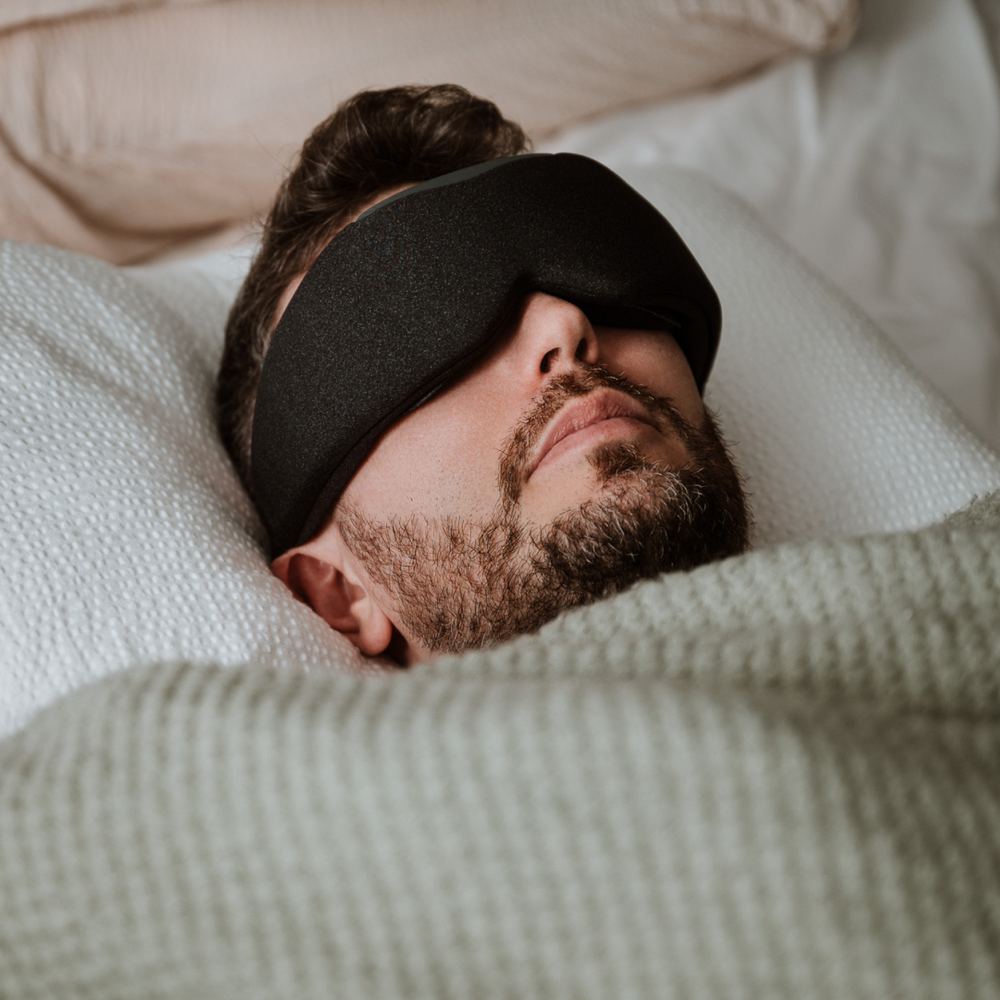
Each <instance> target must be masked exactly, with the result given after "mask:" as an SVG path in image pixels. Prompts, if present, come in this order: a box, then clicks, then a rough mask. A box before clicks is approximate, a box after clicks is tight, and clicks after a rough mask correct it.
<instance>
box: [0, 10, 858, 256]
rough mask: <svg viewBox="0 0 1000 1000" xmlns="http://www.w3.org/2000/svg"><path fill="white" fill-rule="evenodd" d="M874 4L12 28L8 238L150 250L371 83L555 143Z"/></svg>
mask: <svg viewBox="0 0 1000 1000" xmlns="http://www.w3.org/2000/svg"><path fill="white" fill-rule="evenodd" d="M858 3H859V0H620V2H609V0H504V2H503V3H502V4H501V3H498V2H497V0H420V2H416V0H405V2H404V0H337V2H330V0H227V2H215V3H196V4H191V3H183V4H179V5H177V4H167V5H156V6H153V5H150V4H149V3H147V4H145V5H144V6H141V7H136V8H132V9H128V10H124V11H120V12H118V13H111V14H108V13H105V14H102V15H100V16H90V17H73V18H67V19H63V20H59V21H52V22H44V23H40V24H34V25H30V26H26V27H23V28H21V29H19V30H14V31H10V32H7V33H5V34H2V35H0V93H2V94H4V102H3V105H2V110H0V116H2V117H0V129H2V134H3V136H4V138H5V140H6V141H5V143H4V144H3V145H2V146H0V236H7V237H11V238H16V239H25V240H31V241H38V242H47V243H54V244H56V245H59V246H63V247H67V248H69V249H73V250H80V251H83V252H86V253H91V254H95V255H97V256H100V257H104V258H106V259H108V260H111V261H115V262H118V263H125V262H134V261H138V260H142V259H146V258H149V257H151V256H153V255H155V254H158V253H162V252H163V251H165V250H167V249H169V248H171V247H172V246H176V245H177V244H179V243H182V242H183V241H189V240H191V239H193V238H196V237H199V236H204V235H205V234H207V233H211V232H212V231H213V230H218V229H222V228H224V227H226V226H229V225H232V224H234V223H238V222H240V220H245V219H247V218H249V217H251V216H252V215H254V214H255V213H256V212H259V211H261V210H263V209H265V208H266V207H267V206H268V204H269V202H270V200H271V198H272V196H273V192H274V190H275V187H276V185H277V183H278V182H279V180H280V178H281V176H282V174H283V172H284V171H285V170H286V168H287V166H288V165H289V163H290V162H291V160H292V158H293V157H294V155H295V152H296V150H297V149H298V147H299V146H300V144H301V142H302V140H303V139H304V137H305V136H306V135H307V134H308V132H309V131H310V130H311V128H312V127H313V126H314V125H316V124H317V123H318V122H319V121H321V120H322V119H323V118H324V117H325V116H326V115H327V114H329V113H330V111H331V110H332V109H333V107H334V105H335V104H337V102H339V101H340V100H342V99H343V98H345V97H347V96H349V95H350V94H352V93H354V92H355V91H357V90H359V89H361V88H363V87H379V86H389V85H392V84H398V83H421V82H423V83H435V82H442V81H449V82H457V83H461V84H464V85H465V86H467V87H469V88H470V89H471V90H473V91H474V92H476V93H479V94H483V95H485V96H488V97H490V98H492V99H494V100H495V101H496V102H497V103H498V104H499V105H500V107H501V109H502V110H503V111H504V112H505V113H506V114H507V115H509V116H510V117H513V118H514V119H516V120H519V121H520V122H521V123H522V124H523V125H524V126H525V127H526V128H527V129H528V130H529V131H530V132H531V133H532V134H533V135H535V136H541V135H544V134H546V133H549V132H551V131H553V130H555V129H557V128H559V127H560V126H563V125H566V124H568V123H570V122H574V121H578V120H580V119H582V118H585V117H588V116H591V115H595V114H599V113H601V112H606V111H610V110H612V109H614V108H618V107H622V106H625V105H629V104H637V103H640V102H644V101H651V100H654V99H657V98H662V97H664V96H666V95H669V94H673V93H677V92H680V91H686V90H692V89H694V88H699V87H707V86H710V85H713V84H717V83H719V82H720V81H724V80H729V79H732V78H735V77H737V76H739V75H741V74H744V73H746V72H748V71H749V70H751V69H753V68H754V67H757V66H759V65H761V64H763V63H765V62H767V61H769V60H772V59H774V58H776V57H779V56H781V55H783V54H785V53H788V52H794V51H818V50H821V49H824V48H829V47H834V46H840V45H843V44H845V43H846V41H847V40H848V39H849V37H850V35H851V32H852V30H853V27H854V24H855V20H856V14H857V6H858Z"/></svg>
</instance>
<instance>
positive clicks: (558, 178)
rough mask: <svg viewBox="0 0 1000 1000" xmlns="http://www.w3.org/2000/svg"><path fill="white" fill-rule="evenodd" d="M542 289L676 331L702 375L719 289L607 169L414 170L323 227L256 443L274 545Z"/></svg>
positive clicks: (257, 473)
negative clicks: (349, 215) (337, 228)
mask: <svg viewBox="0 0 1000 1000" xmlns="http://www.w3.org/2000/svg"><path fill="white" fill-rule="evenodd" d="M531 291H542V292H546V293H548V294H550V295H554V296H556V297H558V298H562V299H566V300H568V301H570V302H573V303H574V304H576V305H578V306H579V307H580V308H581V309H583V310H584V312H586V313H587V315H588V316H589V318H590V320H591V322H593V323H595V324H605V325H612V326H623V327H633V328H638V329H649V330H662V331H666V332H670V333H671V334H673V335H674V337H675V338H676V339H677V342H678V344H679V345H680V346H681V349H682V350H683V351H684V353H685V355H686V357H687V359H688V362H689V364H690V365H691V369H692V371H693V373H694V376H695V379H696V381H697V383H698V385H699V387H702V386H703V385H704V382H705V379H706V378H707V376H708V371H709V368H710V367H711V364H712V360H713V358H714V355H715V350H716V347H717V344H718V339H719V329H720V326H721V310H720V306H719V301H718V298H717V296H716V294H715V292H714V290H713V288H712V286H711V284H710V283H709V281H708V279H707V278H706V277H705V274H704V273H703V271H702V270H701V268H700V267H699V266H698V263H697V261H696V260H695V259H694V257H693V256H692V255H691V253H690V251H689V250H688V249H687V247H686V246H685V245H684V243H683V242H682V240H681V239H680V237H679V236H678V235H677V233H676V232H675V231H674V229H673V227H672V226H671V225H670V223H669V222H667V220H666V219H665V218H664V217H663V216H662V215H661V214H660V213H659V212H658V211H657V210H656V209H655V208H654V207H653V206H652V205H651V204H650V203H649V202H648V201H646V200H645V199H644V198H643V197H642V196H641V195H639V194H638V192H636V191H635V190H634V189H633V188H631V187H630V186H629V185H628V184H626V183H625V182H624V181H623V180H622V179H621V178H619V177H618V176H617V175H616V174H614V173H613V172H612V171H610V170H608V168H607V167H604V166H602V165H601V164H599V163H597V162H596V161H594V160H591V159H588V158H587V157H583V156H578V155H575V154H570V153H564V154H555V155H551V154H538V155H529V156H517V157H509V158H505V159H502V160H494V161H491V162H490V163H487V164H481V165H479V166H477V167H471V168H468V169H466V170H460V171H456V172H455V173H453V174H448V175H445V176H444V177H439V178H436V179H434V180H432V181H429V182H427V183H425V184H421V185H417V186H416V187H413V188H410V189H408V190H407V191H405V192H402V193H401V194H399V195H396V196H395V197H392V198H389V199H386V200H385V201H384V202H382V203H381V204H379V205H378V206H376V207H375V208H374V209H372V210H369V211H368V212H366V213H364V214H363V215H362V216H361V217H360V218H359V219H358V220H357V221H356V222H355V223H353V224H352V225H350V226H347V227H346V228H345V229H344V230H343V231H342V232H341V233H339V234H338V235H337V236H336V238H335V239H333V240H332V241H331V242H330V244H329V245H328V246H327V248H326V249H325V250H324V251H323V253H322V254H320V256H319V257H318V258H317V260H316V262H315V263H314V264H313V266H312V267H311V268H310V270H309V273H308V274H307V275H306V277H305V279H304V280H303V282H302V284H301V285H300V286H299V288H298V290H297V291H296V293H295V295H294V296H293V297H292V300H291V302H290V303H289V305H288V308H287V309H286V311H285V313H284V315H283V316H282V319H281V322H280V323H279V324H278V327H277V329H276V331H275V334H274V338H273V340H272V343H271V346H270V348H269V350H268V354H267V359H266V361H265V364H264V368H263V371H262V373H261V380H260V387H259V389H258V394H257V401H256V408H255V414H254V427H253V452H252V455H253V457H252V469H253V471H252V476H253V487H254V493H255V499H256V500H257V504H258V507H259V509H260V511H261V514H262V516H263V518H264V522H265V524H266V525H267V528H268V531H269V533H270V536H271V544H272V555H275V556H276V555H279V554H280V553H281V552H283V551H285V550H287V549H288V548H291V547H292V546H294V545H296V544H301V543H302V542H305V541H307V540H308V539H309V538H310V537H312V535H313V534H314V533H315V531H316V530H317V529H318V528H319V526H320V523H321V522H322V520H323V518H324V517H325V515H326V514H327V512H328V511H329V510H330V508H331V507H332V506H333V504H334V503H335V502H336V500H337V497H338V496H339V495H340V493H341V491H342V490H343V488H344V487H345V486H346V485H347V482H348V480H349V479H350V478H351V476H352V475H353V474H354V472H355V471H356V470H357V468H358V467H359V466H360V465H361V463H362V462H363V461H364V460H365V458H366V457H367V455H368V454H369V452H370V451H371V449H372V447H374V444H375V441H376V439H377V438H378V436H379V435H380V434H381V433H382V432H383V431H384V430H385V429H386V428H387V427H388V426H389V425H390V424H391V423H392V422H393V421H395V420H397V419H398V418H399V417H401V416H403V415H404V414H405V413H407V412H409V411H410V410H412V409H414V408H415V407H416V406H418V405H420V404H421V403H422V402H425V401H426V400H427V399H428V398H429V397H430V396H431V395H433V394H434V393H435V392H436V391H437V390H438V389H440V388H441V386H442V385H443V384H445V383H446V382H447V381H448V380H449V379H450V378H452V377H454V376H455V375H456V374H457V373H459V372H460V371H462V370H463V369H464V368H465V367H467V366H468V365H469V364H471V363H472V362H474V361H475V359H476V358H477V357H479V356H480V355H481V354H482V353H483V352H484V351H485V349H486V348H487V347H488V346H489V344H490V342H491V341H492V340H493V338H494V337H495V336H496V335H497V334H498V333H499V332H500V331H501V330H502V329H503V328H504V326H505V323H506V322H507V321H508V319H509V318H510V317H511V315H512V313H513V312H514V310H515V309H516V308H517V306H518V304H519V303H520V302H521V300H522V299H523V297H524V296H525V295H526V294H527V293H529V292H531Z"/></svg>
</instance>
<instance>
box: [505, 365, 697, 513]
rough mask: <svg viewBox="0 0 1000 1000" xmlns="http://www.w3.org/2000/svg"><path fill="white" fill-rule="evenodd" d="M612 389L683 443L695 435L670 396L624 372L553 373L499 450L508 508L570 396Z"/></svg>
mask: <svg viewBox="0 0 1000 1000" xmlns="http://www.w3.org/2000/svg"><path fill="white" fill-rule="evenodd" d="M602 388H606V389H614V390H616V391H617V392H621V393H624V394H625V395H627V396H630V397H631V398H632V399H635V400H637V401H638V402H639V403H640V404H641V405H642V407H643V409H645V411H646V413H647V415H648V416H649V418H650V422H651V423H653V425H654V426H655V427H656V429H657V430H659V431H660V432H661V433H669V432H673V433H674V434H676V435H677V436H678V437H679V438H680V439H681V440H682V441H683V442H684V444H686V445H687V444H690V443H691V442H692V440H693V439H694V438H695V437H697V434H698V432H697V430H696V429H695V428H693V427H692V426H691V425H690V424H689V423H688V422H687V421H686V420H685V419H684V418H683V417H682V416H681V414H680V412H679V411H678V410H677V407H676V406H674V403H673V400H672V399H671V398H670V397H669V396H656V395H653V394H652V393H650V392H649V391H648V390H647V389H646V388H645V387H644V386H641V385H639V384H638V383H636V382H633V381H632V380H631V379H628V378H626V377H625V376H624V375H612V374H611V372H609V371H608V370H607V369H606V368H601V367H600V366H598V365H588V364H582V363H581V364H579V367H578V369H577V370H576V371H572V372H565V373H564V374H562V375H557V376H555V377H554V378H553V379H552V380H551V381H549V382H548V383H547V384H546V385H545V387H544V388H543V389H542V391H541V392H540V393H539V394H538V396H537V397H536V398H537V403H536V404H535V406H534V407H533V408H532V409H531V410H529V411H528V412H527V413H526V414H525V415H524V416H523V417H522V418H521V419H520V420H519V421H518V423H517V424H516V426H515V427H514V429H513V430H512V431H511V433H510V435H509V436H508V438H507V440H506V441H505V442H504V445H503V447H502V448H501V452H500V455H501V457H500V466H499V487H500V496H501V498H502V501H503V504H504V506H505V507H507V509H508V510H509V509H511V508H512V507H514V506H515V505H516V504H517V503H518V501H519V500H520V497H521V490H522V489H523V487H524V484H525V482H526V481H527V478H528V469H529V467H530V465H531V459H532V456H533V455H534V453H535V449H536V448H537V446H538V442H539V440H540V438H541V436H542V434H543V433H544V432H545V428H546V427H548V425H549V423H550V422H551V421H552V419H553V417H555V415H556V414H557V413H558V412H559V411H560V410H561V409H562V408H563V406H565V405H566V403H568V402H569V401H570V400H571V399H575V398H577V397H579V396H586V395H587V394H588V393H591V392H593V391H594V390H595V389H602Z"/></svg>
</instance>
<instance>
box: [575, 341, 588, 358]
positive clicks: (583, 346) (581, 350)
mask: <svg viewBox="0 0 1000 1000" xmlns="http://www.w3.org/2000/svg"><path fill="white" fill-rule="evenodd" d="M586 356H587V338H586V337H581V338H580V343H579V344H577V345H576V355H575V357H576V360H577V361H583V359H584V358H585V357H586Z"/></svg>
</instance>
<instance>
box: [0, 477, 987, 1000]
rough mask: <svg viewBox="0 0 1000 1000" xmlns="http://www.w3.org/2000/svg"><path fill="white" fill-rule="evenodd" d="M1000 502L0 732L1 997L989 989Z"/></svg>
mask: <svg viewBox="0 0 1000 1000" xmlns="http://www.w3.org/2000/svg"><path fill="white" fill-rule="evenodd" d="M998 593H1000V494H994V495H993V496H991V497H988V498H985V499H982V500H980V501H978V502H977V503H976V504H974V505H973V506H972V507H970V508H969V509H967V510H966V511H964V512H962V513H961V514H959V515H956V516H954V517H952V518H951V519H949V520H948V521H946V522H944V523H943V524H940V525H937V526H934V527H931V528H927V529H923V530H921V531H917V532H912V533H903V534H896V535H886V536H871V537H867V538H861V539H848V540H839V541H823V542H813V543H808V544H802V545H786V546H781V547H778V548H776V549H773V550H766V551H761V552H756V553H751V554H749V555H747V556H744V557H741V558H738V559H733V560H729V561H727V562H724V563H720V564H716V565H713V566H707V567H703V568H701V569H699V570H696V571H694V572H692V573H688V574H674V575H671V576H666V577H663V578H661V579H659V580H657V581H653V582H650V583H648V584H644V585H641V586H639V587H636V588H634V589H633V590H631V591H629V592H627V593H626V594H623V595H619V596H618V597H616V598H614V599H612V600H610V601H607V602H603V603H601V604H598V605H595V606H593V607H590V608H585V609H580V610H579V611H576V612H573V613H570V614H568V615H566V616H564V617H563V618H561V619H559V620H557V621H556V622H553V623H552V624H550V625H549V626H547V627H546V628H545V629H543V630H542V631H541V632H540V633H539V634H538V635H536V636H531V637H525V638H523V639H521V640H518V641H516V642H514V643H512V644H510V645H508V646H505V647H503V648H500V649H498V650H495V651H492V652H488V653H476V654H472V655H467V656H465V657H462V658H458V659H454V658H452V659H443V660H441V661H438V662H437V663H436V664H433V665H431V666H428V667H423V668H420V669H416V670H413V671H411V672H409V673H400V674H399V675H397V676H383V677H369V678H350V677H344V676H316V675H313V676H301V675H292V674H287V673H284V672H280V671H279V672H272V671H269V670H267V669H262V667H264V666H267V665H264V664H257V665H251V666H248V668H247V669H242V670H232V669H228V670H226V669H216V668H211V667H204V666H202V667H193V666H187V665H183V664H178V665H159V666H144V667H139V668H136V669H132V670H127V671H124V672H122V673H120V674H118V675H116V676H113V677H110V678H107V679H105V680H103V681H101V682H99V683H97V684H94V685H92V686H90V687H88V688H86V689H83V690H81V691H79V692H77V693H75V694H73V695H71V696H69V697H67V698H65V699H63V700H62V701H61V702H59V703H57V704H56V705H54V706H52V707H51V708H49V709H47V710H45V711H43V712H42V713H40V714H39V715H38V716H37V717H36V718H35V719H34V720H33V721H32V722H31V723H30V724H29V725H28V726H27V727H26V728H25V729H23V730H22V731H21V732H19V733H18V734H16V735H14V736H12V737H10V738H8V739H6V740H5V741H3V742H2V744H0V899H2V900H3V915H2V919H0V995H2V996H3V997H5V998H9V1000H17V998H28V997H60V998H70V997H84V996H87V997H90V996H100V997H102V998H107V1000H113V998H117V997H121V998H125V997H139V996H142V997H158V998H167V997H170V998H173V997H177V998H181V997H184V998H186V1000H190V998H201V997H204V998H208V997H211V998H221V997H241V998H257V997H260V998H264V997H268V998H278V997H289V998H292V997H294V998H296V1000H309V998H313V997H316V998H319V997H323V998H329V997H351V998H359V997H373V998H374V997H378V998H390V997H407V998H420V997H427V998H431V997H433V998H435V1000H442V998H451V997H455V998H459V997H462V998H468V997H476V998H493V997H496V998H500V997H518V998H527V997H539V998H541V997H545V998H561V997H567V998H568V997H574V998H589V997H594V998H598V997H600V998H607V997H615V998H633V997H634V998H646V997H649V998H653V997H655V998H658V1000H659V998H672V997H678V998H680V997H684V998H702V997H704V998H709V997H712V998H717V997H745V998H758V997H759V998H765V997H766V998H769V1000H774V998H781V997H788V998H795V1000H808V998H851V1000H859V998H867V997H871V998H878V1000H886V998H893V997H906V998H908V1000H912V998H918V997H927V998H934V1000H946V998H951V997H954V998H958V997H961V998H978V997H983V998H985V997H992V998H995V997H996V996H997V995H998V994H1000V670H998V666H1000V634H998V629H997V619H998V617H1000V616H998Z"/></svg>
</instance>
